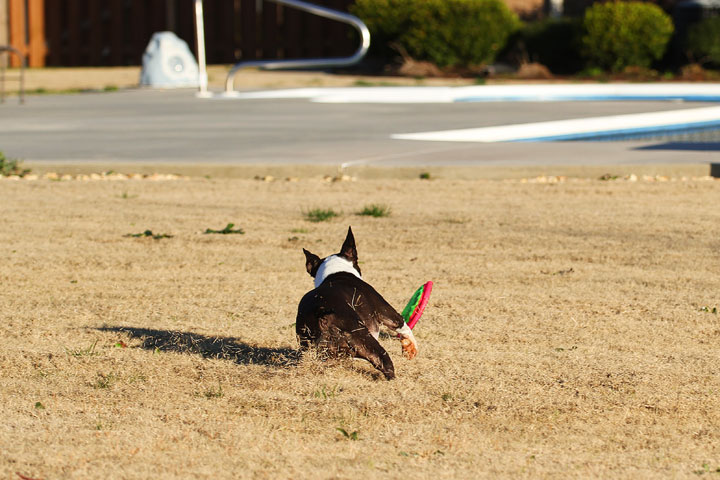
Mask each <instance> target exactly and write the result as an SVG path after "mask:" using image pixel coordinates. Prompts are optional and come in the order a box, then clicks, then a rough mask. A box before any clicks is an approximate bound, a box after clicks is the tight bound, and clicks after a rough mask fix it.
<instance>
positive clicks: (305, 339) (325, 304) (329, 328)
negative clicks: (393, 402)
mask: <svg viewBox="0 0 720 480" xmlns="http://www.w3.org/2000/svg"><path fill="white" fill-rule="evenodd" d="M303 252H304V253H305V267H306V268H307V271H308V273H309V274H310V276H311V277H313V278H314V279H315V288H314V289H313V290H310V291H309V292H308V293H306V294H305V296H303V298H302V300H300V304H299V305H298V313H297V321H296V323H295V332H296V333H297V337H298V340H299V342H300V349H301V350H305V349H307V348H308V347H309V346H310V345H314V346H316V347H317V348H318V349H320V350H321V351H323V352H325V353H327V354H328V355H331V356H340V355H350V356H352V357H354V358H364V359H365V360H367V361H368V362H370V363H371V364H372V365H373V367H375V368H377V369H378V370H380V371H381V372H382V373H383V374H384V375H385V378H387V379H388V380H392V379H393V378H395V367H394V366H393V363H392V360H390V355H388V353H387V352H386V351H385V349H384V348H383V347H382V346H381V345H380V343H379V342H378V336H379V335H380V324H382V325H384V326H385V327H386V328H388V329H390V330H392V331H393V332H395V333H396V334H397V336H398V337H399V338H400V341H401V344H402V350H403V353H404V354H405V355H406V356H407V357H408V358H413V357H414V356H415V355H417V351H418V350H417V343H416V342H415V336H414V335H413V333H412V330H410V327H408V326H407V324H406V323H405V320H404V319H403V317H402V315H400V314H399V313H398V312H397V311H396V310H395V309H394V308H393V307H392V306H391V305H390V304H389V303H388V302H387V301H386V300H385V299H384V298H383V297H382V296H381V295H380V294H379V293H378V292H377V291H376V290H375V289H374V288H373V287H371V286H370V285H369V284H367V283H365V282H364V281H363V279H362V276H361V273H360V267H359V266H358V257H357V248H355V237H354V236H353V233H352V228H348V233H347V237H346V238H345V242H344V243H343V245H342V248H341V249H340V253H336V254H335V255H330V256H329V257H325V258H322V259H321V258H320V257H318V256H317V255H315V254H313V253H310V252H309V251H307V250H305V249H304V248H303Z"/></svg>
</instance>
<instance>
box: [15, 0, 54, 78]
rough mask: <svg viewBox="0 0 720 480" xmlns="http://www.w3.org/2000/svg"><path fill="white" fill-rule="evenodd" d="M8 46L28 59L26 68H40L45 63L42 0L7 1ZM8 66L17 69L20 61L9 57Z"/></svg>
mask: <svg viewBox="0 0 720 480" xmlns="http://www.w3.org/2000/svg"><path fill="white" fill-rule="evenodd" d="M7 8H8V26H9V40H10V45H11V46H13V47H15V48H17V49H18V50H19V51H20V53H22V54H23V55H24V56H25V57H26V58H27V59H28V66H30V67H42V66H43V65H44V62H45V52H46V46H45V36H44V29H45V24H44V17H45V15H44V5H43V0H8V2H7ZM10 66H12V67H19V66H20V59H19V58H18V57H17V56H15V55H11V57H10Z"/></svg>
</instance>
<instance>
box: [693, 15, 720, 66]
mask: <svg viewBox="0 0 720 480" xmlns="http://www.w3.org/2000/svg"><path fill="white" fill-rule="evenodd" d="M687 49H688V56H689V57H690V58H692V59H693V60H694V61H696V62H700V63H712V64H716V65H720V17H712V18H705V19H703V20H701V21H699V22H698V23H696V24H694V25H692V26H691V27H690V28H689V29H688V36H687Z"/></svg>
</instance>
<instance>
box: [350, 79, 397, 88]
mask: <svg viewBox="0 0 720 480" xmlns="http://www.w3.org/2000/svg"><path fill="white" fill-rule="evenodd" d="M354 85H355V86H356V87H397V86H398V85H397V84H396V83H391V82H369V81H367V80H355V83H354Z"/></svg>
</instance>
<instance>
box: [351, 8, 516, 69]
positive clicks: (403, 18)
mask: <svg viewBox="0 0 720 480" xmlns="http://www.w3.org/2000/svg"><path fill="white" fill-rule="evenodd" d="M352 11H353V13H354V14H355V15H357V16H358V17H360V18H361V19H362V20H363V21H364V22H365V23H366V24H367V25H368V28H369V29H370V32H371V33H372V35H373V42H374V43H376V44H377V43H379V44H380V46H381V47H382V46H385V47H386V48H387V46H388V45H392V44H397V45H399V46H400V47H402V48H404V49H405V50H406V51H407V53H408V54H409V55H410V56H411V57H413V58H414V59H416V60H426V61H430V62H433V63H435V64H436V65H438V66H441V67H448V66H452V67H467V66H475V65H483V64H486V63H490V62H492V61H494V60H495V56H496V55H497V53H498V52H499V51H500V49H502V48H503V46H504V45H505V42H506V41H507V39H508V37H509V36H510V34H511V33H513V32H514V31H515V30H516V29H517V28H518V27H519V25H520V22H519V20H518V18H517V15H515V14H514V13H513V12H511V11H510V10H509V9H508V8H507V6H506V5H505V3H504V2H503V1H502V0H358V1H357V3H356V4H355V5H354V7H353V8H352ZM376 51H377V50H376Z"/></svg>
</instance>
